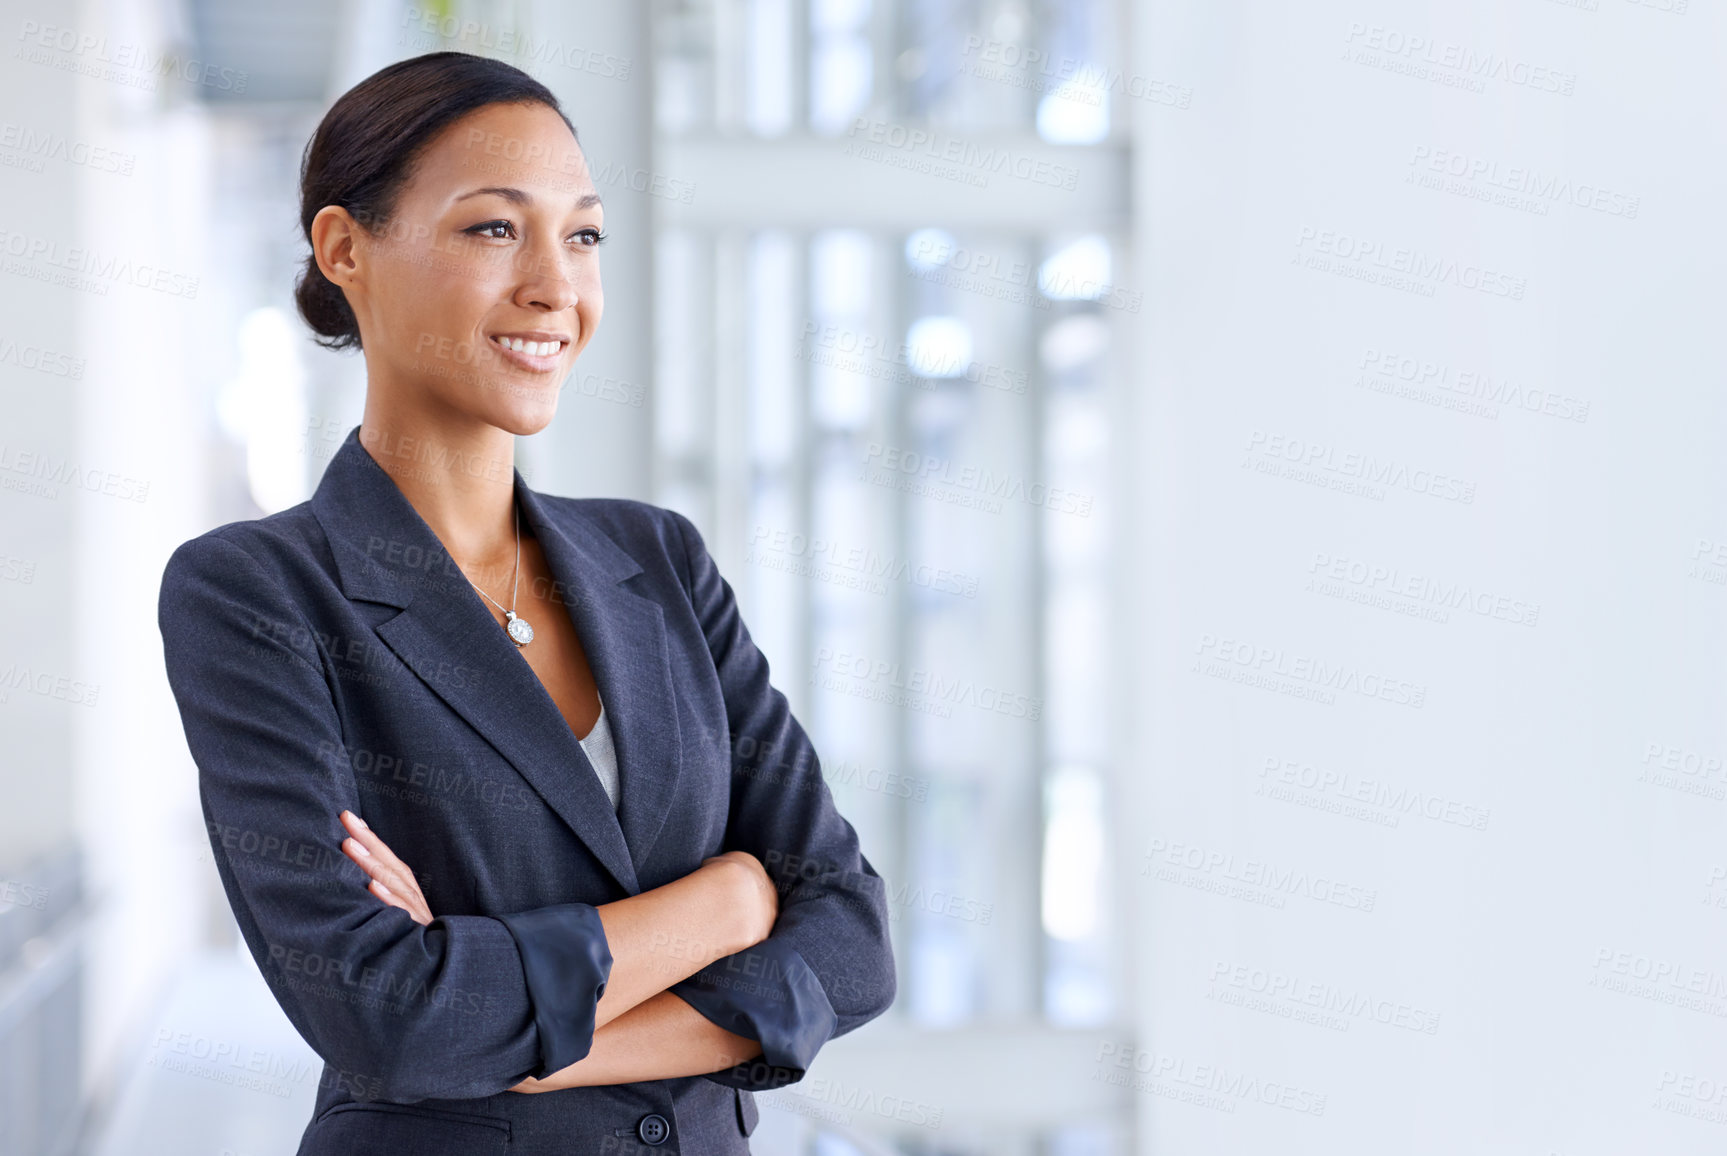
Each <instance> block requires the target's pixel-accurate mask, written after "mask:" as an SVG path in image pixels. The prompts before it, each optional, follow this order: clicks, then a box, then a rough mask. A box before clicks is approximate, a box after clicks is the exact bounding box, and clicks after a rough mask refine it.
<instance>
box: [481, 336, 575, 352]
mask: <svg viewBox="0 0 1727 1156" xmlns="http://www.w3.org/2000/svg"><path fill="white" fill-rule="evenodd" d="M490 340H491V342H492V344H493V345H496V346H497V347H498V348H500V349H505V350H508V351H509V352H511V353H522V354H526V355H527V356H529V357H534V358H551V357H556V356H557V355H558V354H560V353H562V352H563V351H564V349H565V348H566V347H567V346H568V345H569V344H570V343H569V341H568V340H565V339H562V338H554V339H553V340H550V341H526V340H523V339H522V338H520V337H505V336H503V335H501V334H493V335H492V337H491V338H490Z"/></svg>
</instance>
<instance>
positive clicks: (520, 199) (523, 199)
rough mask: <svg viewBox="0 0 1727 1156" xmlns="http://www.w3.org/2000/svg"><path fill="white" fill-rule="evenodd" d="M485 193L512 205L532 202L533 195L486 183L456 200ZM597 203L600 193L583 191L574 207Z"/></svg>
mask: <svg viewBox="0 0 1727 1156" xmlns="http://www.w3.org/2000/svg"><path fill="white" fill-rule="evenodd" d="M487 194H490V195H492V196H494V197H502V198H504V200H506V201H508V202H510V204H512V205H524V206H526V205H531V204H533V203H534V195H533V194H532V193H530V192H528V191H526V190H525V189H518V188H515V187H513V186H509V185H487V186H486V187H485V188H483V189H473V190H471V191H469V192H466V193H463V194H462V195H461V196H459V197H457V198H456V200H458V201H465V200H467V199H468V198H469V197H483V196H486V195H487ZM599 203H600V194H598V193H584V194H583V195H582V196H581V198H580V199H578V200H577V201H576V208H578V209H591V208H593V207H594V206H595V205H597V204H599Z"/></svg>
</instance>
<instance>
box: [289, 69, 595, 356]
mask: <svg viewBox="0 0 1727 1156" xmlns="http://www.w3.org/2000/svg"><path fill="white" fill-rule="evenodd" d="M489 104H543V105H545V106H546V107H547V108H550V109H551V110H552V111H553V112H555V113H557V114H558V116H560V117H562V118H563V122H564V123H565V124H566V125H569V128H570V133H571V135H572V136H573V135H575V131H576V126H575V125H573V124H570V118H569V117H568V116H565V115H564V110H563V108H562V106H560V105H559V104H558V98H557V97H556V96H554V95H553V94H552V90H551V89H549V88H547V87H546V86H545V85H543V84H541V83H540V82H539V81H537V80H535V79H534V78H533V77H531V76H529V75H528V74H527V73H525V72H523V71H522V70H521V69H519V68H516V67H515V66H513V65H510V64H506V63H504V62H503V61H501V60H493V59H491V58H490V57H485V56H475V55H473V54H472V53H468V52H429V53H427V54H425V55H424V56H415V57H411V58H410V59H408V60H402V61H398V62H396V63H395V64H391V65H388V66H386V67H384V68H381V69H379V70H378V71H377V72H374V73H373V74H372V75H371V76H368V77H367V78H366V79H365V80H362V81H361V82H360V83H359V84H356V85H355V86H354V87H353V88H350V89H349V90H348V91H347V92H345V93H343V94H342V96H341V97H340V98H339V99H338V100H337V101H336V103H335V104H333V105H331V106H330V111H328V112H326V113H325V114H324V119H323V120H322V121H320V122H319V123H318V128H317V131H316V132H314V133H313V134H312V139H311V140H310V141H308V142H306V151H305V152H304V153H303V154H302V155H301V157H300V231H301V232H302V233H303V234H304V235H305V237H306V243H307V244H308V245H310V244H311V242H312V219H313V218H314V217H316V216H317V215H318V211H319V210H320V209H322V208H323V207H324V206H326V205H340V206H341V207H342V208H344V209H346V210H348V212H349V213H350V214H352V215H353V217H354V219H355V220H356V221H358V222H359V223H360V225H361V226H362V227H363V228H365V229H366V230H367V231H369V232H371V233H372V234H373V235H377V234H379V233H381V232H382V231H383V230H384V229H385V228H386V227H387V226H388V225H389V223H390V218H391V216H392V215H393V213H394V211H395V202H396V198H397V196H398V195H399V194H400V193H401V191H402V188H403V187H404V186H405V185H406V184H407V183H408V181H409V179H410V178H411V177H412V176H413V171H414V163H415V161H417V160H418V159H419V156H420V154H421V152H423V151H424V150H425V148H426V146H427V145H428V144H429V143H431V141H432V139H433V138H434V137H436V136H437V135H438V133H439V132H441V131H442V130H443V129H444V128H446V127H448V126H449V125H451V124H453V123H454V122H456V121H457V120H460V119H461V118H462V117H464V116H466V115H467V114H468V113H470V112H473V111H474V110H476V109H478V108H481V107H484V106H485V105H489ZM294 304H295V306H296V307H297V308H298V309H299V311H300V316H301V317H303V318H305V321H306V324H307V325H309V326H311V327H312V331H313V332H314V333H316V334H318V337H317V338H316V340H317V342H318V344H319V345H322V346H325V347H326V348H329V349H350V348H356V349H357V348H359V346H360V327H359V324H358V322H356V320H355V318H354V311H353V310H352V309H351V308H349V306H348V299H347V298H346V297H345V296H343V294H342V290H341V288H340V287H339V286H337V285H336V284H335V282H333V281H331V280H330V279H329V278H328V277H325V276H324V273H323V271H322V270H321V269H319V268H318V261H317V258H316V257H314V256H311V255H308V256H307V257H306V264H305V268H303V269H302V270H301V272H300V276H299V278H298V279H297V280H296V281H295V283H294Z"/></svg>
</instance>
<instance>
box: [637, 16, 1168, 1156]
mask: <svg viewBox="0 0 1727 1156" xmlns="http://www.w3.org/2000/svg"><path fill="white" fill-rule="evenodd" d="M1114 18H1115V13H1114V6H1113V5H1112V4H1108V3H1103V2H1101V0H1099V2H1083V3H1071V4H1056V3H1034V4H1012V3H1003V4H988V3H982V4H980V3H958V2H943V3H919V4H886V3H883V2H882V0H875V2H873V3H872V2H871V0H733V2H721V0H707V2H698V0H686V2H682V3H672V2H667V3H662V5H661V8H660V12H659V18H658V19H657V20H656V30H657V35H658V37H659V42H658V45H657V54H658V55H657V59H656V74H657V77H658V81H657V83H658V92H657V96H656V116H655V123H656V124H657V125H658V127H659V132H660V137H659V140H658V141H657V143H656V152H657V156H659V157H661V158H663V163H664V165H665V167H666V171H667V173H668V174H670V175H675V176H677V177H679V178H680V179H682V180H685V181H688V182H690V183H691V184H692V185H693V186H694V188H695V194H694V197H693V198H692V199H691V201H690V203H689V204H687V205H685V204H667V205H664V206H660V207H659V209H660V214H661V216H660V221H659V224H658V229H659V234H658V240H657V244H656V249H657V252H658V266H657V270H656V273H657V276H656V283H657V302H656V324H657V326H658V333H659V342H658V348H659V354H658V356H659V362H658V365H657V368H656V382H655V404H656V416H655V422H656V431H657V433H656V439H657V445H656V460H655V478H656V495H655V497H656V500H657V501H660V502H662V503H664V504H666V505H669V506H673V507H674V508H677V509H680V510H682V511H684V512H685V513H687V514H688V515H689V516H690V517H691V518H692V519H693V520H695V521H696V523H697V524H698V526H700V527H701V528H702V531H703V533H704V535H705V536H706V537H707V538H708V541H709V544H710V547H711V548H712V549H713V551H714V553H715V555H716V558H717V559H718V561H719V564H720V566H721V568H722V570H723V572H724V573H726V575H727V576H728V578H729V579H730V581H731V582H732V584H733V586H734V588H735V589H736V590H737V593H738V596H739V599H740V602H741V604H742V609H743V613H744V615H745V619H746V621H748V622H749V624H750V627H751V630H752V633H753V634H754V636H755V639H756V641H757V643H758V644H759V645H760V646H761V648H762V650H763V652H764V653H765V654H766V655H767V656H768V659H769V662H770V664H771V666H772V669H773V675H774V681H775V684H776V685H777V686H779V687H780V688H781V689H782V690H784V691H785V692H786V694H787V696H788V697H789V698H790V700H791V703H792V707H793V709H794V710H795V711H796V713H797V715H798V717H799V719H800V720H802V721H803V723H804V725H805V726H806V727H807V728H808V729H809V731H810V733H811V735H812V737H813V738H814V740H815V742H816V746H817V748H818V750H819V751H820V752H821V755H822V762H823V768H824V772H825V774H826V776H827V778H828V781H829V783H830V785H831V787H832V789H833V791H834V794H835V797H836V800H837V801H838V803H839V806H840V807H841V809H842V810H843V811H844V813H845V814H846V815H847V816H848V817H849V818H850V819H851V820H852V822H853V823H854V824H855V825H856V826H857V828H858V829H859V833H860V835H861V837H862V838H863V840H864V844H865V847H866V849H867V852H868V853H869V855H870V857H871V861H872V862H873V863H874V864H875V866H876V868H877V870H878V871H880V873H881V874H882V875H883V877H884V878H885V879H886V880H887V882H888V885H889V898H890V906H891V908H892V911H893V919H894V938H895V943H896V948H897V950H898V951H899V953H900V959H899V966H900V999H899V1001H898V1005H897V1009H896V1011H895V1012H894V1013H892V1015H893V1016H894V1017H897V1018H898V1020H899V1022H898V1023H897V1024H896V1025H894V1029H895V1030H896V1031H899V1032H903V1033H909V1038H915V1039H916V1040H917V1041H918V1043H917V1046H918V1047H919V1048H920V1049H922V1048H926V1047H940V1046H941V1044H940V1041H941V1040H942V1039H951V1038H953V1037H954V1034H955V1033H963V1032H966V1031H983V1030H990V1029H992V1028H999V1027H1001V1026H1004V1025H1014V1026H1024V1025H1042V1026H1043V1027H1045V1028H1047V1029H1049V1030H1051V1031H1059V1030H1064V1029H1091V1030H1093V1031H1096V1030H1097V1029H1099V1028H1107V1029H1109V1030H1115V1029H1114V1028H1113V1027H1112V1025H1114V1024H1116V1023H1118V1022H1123V1021H1125V1020H1126V1018H1127V1011H1128V1009H1127V1008H1126V1007H1125V1006H1124V1001H1123V998H1122V992H1121V980H1122V977H1123V976H1124V975H1125V974H1126V969H1125V967H1124V966H1123V964H1122V962H1121V952H1122V951H1123V949H1124V948H1125V947H1126V946H1127V945H1126V944H1125V943H1124V942H1122V940H1121V937H1119V936H1118V935H1116V934H1115V933H1116V930H1117V929H1118V928H1119V927H1120V920H1119V918H1117V917H1116V915H1115V914H1114V911H1115V903H1116V900H1117V895H1116V893H1115V889H1114V888H1113V887H1112V886H1111V880H1112V879H1113V878H1115V877H1116V875H1117V873H1116V872H1115V871H1114V869H1113V868H1112V867H1111V856H1112V855H1113V854H1114V853H1115V850H1114V845H1113V844H1114V840H1113V837H1112V831H1111V824H1110V821H1109V820H1110V814H1111V798H1112V793H1113V787H1112V775H1113V773H1114V766H1113V761H1112V753H1111V752H1112V747H1111V734H1112V726H1113V724H1112V710H1113V709H1115V708H1114V704H1113V703H1112V692H1111V686H1110V683H1109V679H1108V673H1109V671H1110V670H1111V663H1112V656H1111V653H1110V645H1111V641H1112V629H1111V597H1112V590H1113V588H1114V582H1113V579H1112V574H1113V570H1112V567H1114V566H1116V565H1117V564H1118V562H1119V560H1118V559H1117V558H1116V557H1115V556H1114V555H1113V553H1112V549H1111V543H1112V525H1113V524H1114V523H1113V520H1112V519H1113V510H1112V503H1111V500H1110V492H1111V477H1112V471H1113V470H1114V469H1115V468H1116V462H1115V459H1114V456H1113V455H1114V454H1115V452H1116V449H1115V447H1114V445H1113V444H1112V439H1111V430H1112V428H1113V427H1115V425H1116V423H1115V419H1114V415H1115V414H1116V412H1117V407H1118V406H1119V398H1118V393H1119V391H1118V389H1117V387H1116V382H1117V377H1118V375H1117V372H1116V369H1115V360H1114V350H1115V349H1116V348H1117V347H1118V346H1119V345H1120V337H1119V331H1120V329H1121V327H1122V326H1124V325H1126V324H1131V323H1132V320H1133V317H1132V315H1131V313H1130V312H1129V311H1128V309H1127V308H1126V307H1125V305H1126V303H1128V302H1130V301H1131V302H1132V305H1133V307H1134V308H1137V302H1136V301H1132V297H1131V294H1129V293H1126V292H1125V291H1124V290H1123V289H1122V288H1121V283H1122V278H1121V277H1120V276H1119V272H1118V270H1119V268H1120V265H1121V260H1120V255H1121V254H1123V253H1125V252H1126V245H1125V242H1126V238H1125V237H1124V236H1122V235H1121V234H1120V232H1119V228H1120V222H1121V220H1122V215H1121V214H1119V213H1112V212H1111V211H1108V209H1107V206H1109V205H1112V204H1113V205H1115V207H1117V208H1119V207H1120V206H1121V205H1122V204H1125V190H1121V191H1120V194H1119V199H1118V200H1112V199H1111V197H1112V196H1113V195H1114V194H1113V193H1111V194H1107V195H1098V194H1097V193H1096V190H1092V195H1091V196H1089V197H1080V198H1076V199H1075V201H1074V206H1075V207H1073V208H1072V209H1071V210H1069V209H1068V208H1067V204H1068V203H1067V202H1065V201H1062V200H1060V199H1057V200H1055V201H1054V202H1051V200H1050V199H1049V198H1050V189H1049V188H1047V187H1040V178H1039V177H1035V176H1026V175H1025V171H1026V170H1028V169H1035V168H1036V167H1037V164H1039V163H1041V165H1042V166H1043V169H1044V170H1049V169H1051V168H1054V169H1056V170H1058V171H1059V170H1063V169H1065V170H1067V171H1073V172H1079V171H1080V170H1081V169H1082V167H1083V166H1084V165H1086V164H1088V163H1090V158H1091V157H1092V156H1093V155H1094V154H1103V153H1116V154H1118V153H1119V151H1120V150H1121V148H1122V146H1121V145H1120V143H1119V141H1116V140H1112V138H1111V131H1112V130H1111V126H1112V124H1114V123H1118V122H1119V117H1115V118H1113V119H1112V115H1111V114H1112V109H1111V108H1110V100H1111V94H1109V93H1108V92H1107V91H1106V89H1105V86H1103V85H1102V84H1096V85H1093V86H1092V87H1091V88H1087V87H1085V85H1084V84H1083V83H1082V84H1079V85H1077V86H1076V85H1075V84H1074V83H1071V82H1072V81H1073V79H1074V78H1075V77H1079V78H1081V80H1082V81H1083V79H1084V78H1085V77H1086V76H1088V75H1089V76H1093V77H1095V76H1099V75H1103V71H1102V70H1103V68H1104V67H1105V66H1107V64H1108V61H1107V60H1105V59H1102V57H1101V53H1102V52H1103V46H1105V45H1109V44H1111V43H1112V42H1113V38H1112V36H1111V34H1110V32H1109V27H1110V24H1109V22H1110V21H1112V20H1113V19H1114ZM860 124H862V125H864V126H866V127H865V128H864V129H863V130H861V131H860V130H859V129H858V126H859V125H860ZM874 125H882V126H888V127H886V128H884V129H883V130H882V131H881V132H879V133H877V134H876V135H878V136H880V137H882V138H883V140H884V142H885V138H887V137H888V136H889V135H890V134H891V133H892V132H893V131H894V130H895V129H901V130H904V131H905V132H908V133H911V132H922V133H925V134H926V135H929V136H930V137H932V138H934V137H937V136H941V137H942V139H943V141H944V143H943V144H942V146H941V152H940V155H938V157H937V159H938V160H940V159H941V157H942V156H945V157H947V158H949V159H948V161H946V162H945V163H947V164H948V166H949V170H950V171H948V172H947V173H946V174H945V175H942V174H936V175H932V174H931V173H930V172H928V171H927V169H926V168H925V167H924V166H923V162H924V161H925V160H927V159H928V157H927V156H919V155H917V154H916V151H915V150H909V149H901V150H899V151H898V152H897V153H895V152H883V151H880V150H877V151H874V152H871V151H868V150H860V149H859V148H857V147H856V146H857V145H858V144H859V142H860V138H867V137H868V136H870V135H871V131H872V130H871V129H870V128H869V127H867V126H874ZM947 140H955V141H958V142H959V143H957V144H948V143H945V142H946V141H947ZM968 152H969V154H970V155H968ZM1003 157H1006V158H1008V160H1007V161H1005V162H1004V161H1002V160H1001V158H1003ZM1022 157H1023V158H1028V159H1029V161H1030V162H1031V164H1029V165H1019V164H1017V163H1016V162H1018V160H1019V159H1020V158H1022ZM953 158H958V160H957V161H955V160H954V159H953ZM1085 171H1087V172H1091V171H1093V170H1091V169H1087V170H1085ZM1096 171H1101V172H1113V171H1120V170H1119V168H1117V169H1109V168H1107V166H1106V167H1104V168H1101V169H1098V170H1096ZM979 178H981V180H982V185H981V186H980V185H979V184H978V183H977V182H978V179H979ZM932 181H936V182H946V184H947V185H948V186H950V187H948V188H946V189H945V192H946V193H947V194H948V195H949V196H950V197H951V196H953V195H955V194H956V190H957V195H958V197H959V198H960V199H959V203H960V204H961V205H965V204H978V205H983V204H986V203H987V204H988V205H989V206H990V208H989V211H988V214H987V215H988V219H987V220H981V221H980V220H974V219H970V218H969V217H968V215H967V214H965V213H963V212H958V213H956V212H952V211H936V210H933V209H931V208H928V207H927V206H928V205H929V203H930V198H926V197H924V196H922V195H920V190H922V189H925V188H928V187H929V182H932ZM920 182H921V183H920ZM1041 183H1042V184H1043V185H1048V184H1049V182H1048V181H1047V180H1042V182H1041ZM740 187H742V188H744V189H746V190H747V192H746V193H745V194H741V195H740V194H737V193H736V192H735V190H737V189H738V188H740ZM1057 192H1058V194H1059V192H1060V190H1059V189H1058V190H1057ZM704 194H712V195H704ZM1051 203H1054V204H1056V205H1057V206H1058V208H1061V209H1062V210H1063V211H1059V212H1056V213H1054V214H1053V215H1052V214H1051V213H1050V212H1049V211H1047V206H1048V205H1049V204H1051ZM1100 205H1103V206H1106V208H1104V209H1100V208H1099V206H1100ZM859 206H862V208H861V209H859V208H858V207H859ZM896 1038H898V1037H896ZM1067 1075H1068V1076H1069V1077H1071V1078H1072V1079H1074V1080H1076V1081H1081V1082H1083V1081H1085V1080H1086V1079H1087V1077H1088V1076H1089V1072H1088V1071H1076V1072H1072V1073H1067ZM955 1094H956V1095H960V1094H963V1093H958V1092H956V1093H955ZM1051 1095H1052V1097H1055V1096H1059V1092H1057V1093H1051ZM945 1107H946V1109H947V1111H948V1112H949V1113H950V1117H952V1118H965V1117H966V1116H967V1113H968V1105H967V1104H965V1103H955V1104H949V1105H946V1106H945ZM913 1131H914V1132H917V1130H916V1129H914V1130H913ZM1127 1135H1128V1127H1127V1121H1126V1120H1125V1119H1124V1120H1121V1121H1114V1122H1105V1123H1103V1124H1101V1125H1100V1124H1096V1123H1095V1122H1086V1121H1059V1120H1058V1121H1052V1123H1051V1124H1050V1126H1049V1127H1048V1128H1046V1129H1044V1130H1043V1131H1042V1132H1040V1133H1039V1134H1038V1135H1037V1136H1030V1137H1020V1138H1017V1139H1015V1140H1013V1142H1012V1143H1011V1145H1010V1144H1009V1139H1008V1138H1003V1137H997V1136H984V1135H982V1134H980V1135H979V1137H978V1139H977V1145H978V1146H977V1148H976V1150H977V1151H980V1152H982V1151H1022V1150H1023V1151H1025V1152H1027V1153H1030V1152H1032V1151H1049V1152H1056V1151H1059V1152H1075V1153H1079V1152H1084V1153H1087V1154H1091V1153H1098V1154H1100V1156H1101V1154H1104V1153H1108V1152H1112V1151H1118V1150H1123V1149H1122V1148H1121V1146H1122V1145H1124V1144H1125V1143H1126V1137H1127ZM957 1136H958V1133H956V1132H955V1131H954V1130H952V1129H948V1128H944V1129H943V1130H942V1133H941V1135H940V1145H937V1146H931V1145H932V1137H931V1136H930V1135H929V1134H927V1133H918V1134H917V1135H904V1136H898V1137H896V1142H897V1143H898V1145H899V1147H900V1149H901V1150H903V1151H906V1152H923V1151H929V1152H934V1151H938V1150H939V1151H942V1152H955V1151H961V1150H964V1149H956V1148H954V1147H952V1143H953V1142H954V1141H955V1140H956V1138H957ZM920 1137H921V1138H920ZM1022 1142H1023V1143H1024V1144H1031V1145H1034V1147H1021V1143H1022ZM821 1143H825V1144H826V1145H827V1146H826V1147H822V1146H820V1144H817V1145H816V1146H814V1147H812V1148H811V1151H821V1152H828V1151H834V1152H838V1151H844V1150H847V1149H846V1148H845V1146H844V1142H843V1141H841V1140H839V1139H837V1138H830V1139H829V1140H827V1141H823V1142H821ZM1004 1145H1008V1146H1004Z"/></svg>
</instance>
